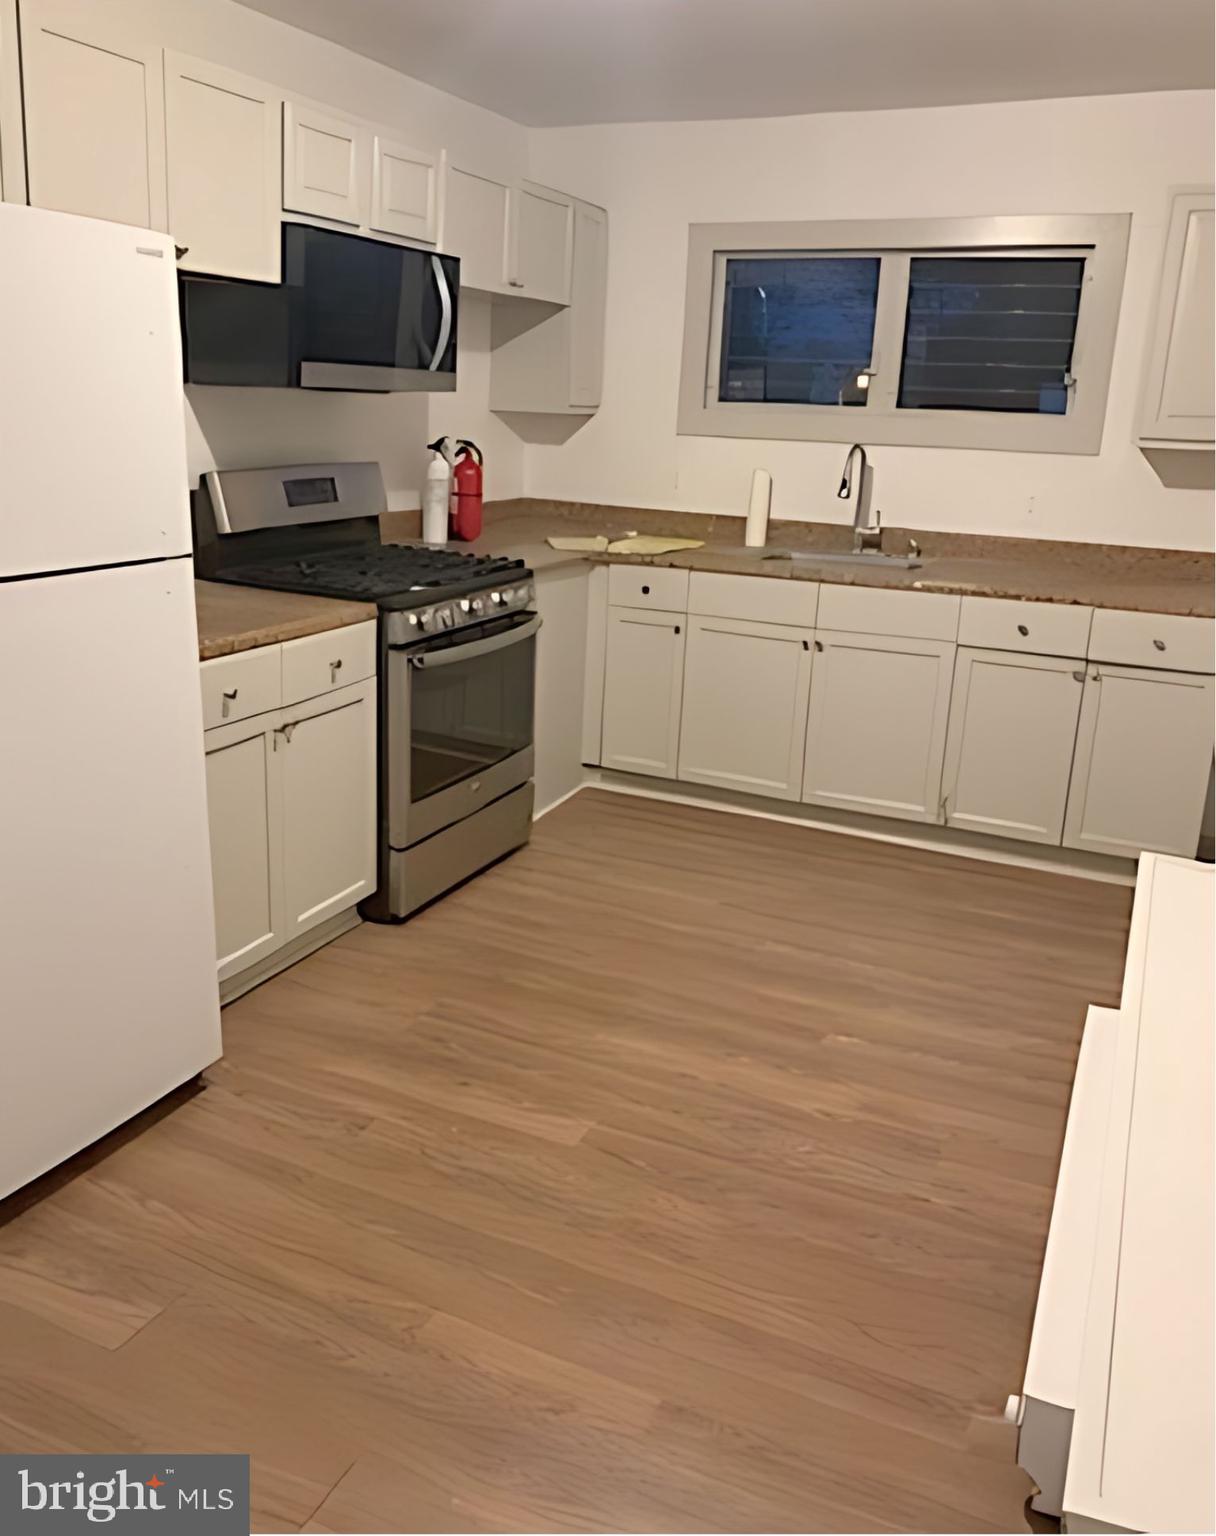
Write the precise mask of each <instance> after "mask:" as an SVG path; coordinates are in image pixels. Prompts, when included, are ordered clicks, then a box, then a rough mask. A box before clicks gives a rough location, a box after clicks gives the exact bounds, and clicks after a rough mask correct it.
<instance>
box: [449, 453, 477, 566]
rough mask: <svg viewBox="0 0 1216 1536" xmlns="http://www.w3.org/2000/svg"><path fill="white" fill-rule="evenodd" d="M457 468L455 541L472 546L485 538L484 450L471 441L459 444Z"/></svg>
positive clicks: (454, 488)
mask: <svg viewBox="0 0 1216 1536" xmlns="http://www.w3.org/2000/svg"><path fill="white" fill-rule="evenodd" d="M456 452H457V458H456V467H455V468H454V469H453V471H452V537H453V538H454V539H463V540H464V541H465V543H466V544H469V543H472V541H473V540H474V539H476V538H480V536H481V489H482V464H483V463H484V460H483V459H482V456H481V449H480V448H479V447H478V446H477V444H476V443H471V442H469V441H468V439H467V438H461V439H460V441H459V442H458V443H457V444H456Z"/></svg>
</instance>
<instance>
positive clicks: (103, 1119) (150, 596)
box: [0, 559, 220, 1196]
mask: <svg viewBox="0 0 1216 1536" xmlns="http://www.w3.org/2000/svg"><path fill="white" fill-rule="evenodd" d="M192 599H193V577H192V571H191V567H190V562H189V560H184V559H182V560H170V561H158V562H156V563H154V564H149V565H136V566H126V567H123V568H121V569H118V570H107V571H86V572H81V573H78V574H76V575H69V576H54V577H50V578H39V579H36V580H30V581H14V582H9V583H8V584H7V585H6V586H5V587H4V588H3V601H0V656H3V657H4V658H5V668H4V682H3V686H2V687H0V699H2V713H0V739H2V741H3V749H2V750H0V860H2V861H3V869H4V874H3V879H2V880H0V978H3V979H2V981H0V1196H3V1195H4V1194H6V1193H8V1192H10V1191H11V1190H14V1189H16V1188H18V1187H19V1186H21V1185H22V1184H25V1183H27V1182H28V1181H29V1180H30V1179H33V1178H35V1177H36V1176H37V1175H38V1174H40V1173H43V1172H44V1171H45V1170H47V1169H48V1168H51V1167H53V1166H54V1165H55V1164H56V1163H59V1162H61V1161H62V1160H63V1159H64V1158H66V1157H69V1156H71V1154H72V1153H74V1152H76V1151H78V1150H80V1149H81V1148H82V1147H85V1146H87V1145H88V1144H89V1143H90V1142H92V1141H94V1140H96V1139H97V1137H99V1136H102V1135H104V1134H105V1133H106V1132H107V1131H110V1130H112V1129H113V1128H114V1127H115V1126H116V1125H119V1124H120V1123H121V1122H122V1121H124V1120H126V1119H128V1118H129V1117H130V1116H132V1115H134V1114H136V1113H137V1112H138V1111H139V1110H141V1109H143V1108H144V1107H145V1106H146V1105H148V1104H151V1103H152V1102H153V1101H154V1100H156V1099H158V1098H159V1097H160V1096H161V1095H162V1094H165V1093H167V1092H168V1091H169V1090H170V1089H171V1088H174V1087H176V1086H177V1085H178V1084H180V1083H183V1082H185V1081H186V1080H187V1079H188V1078H190V1077H192V1076H193V1075H194V1074H195V1073H196V1072H198V1071H200V1070H201V1069H202V1068H203V1067H205V1066H207V1065H208V1063H209V1062H212V1061H214V1060H215V1059H216V1058H217V1057H218V1056H219V1054H220V1021H219V1003H218V999H217V988H216V973H215V932H214V926H213V924H214V919H213V915H212V906H211V869H210V853H209V847H208V838H207V813H206V789H205V781H204V768H203V740H202V718H201V715H202V712H201V707H200V702H199V681H198V641H197V636H196V633H195V628H194V606H193V600H192Z"/></svg>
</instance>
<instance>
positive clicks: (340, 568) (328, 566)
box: [217, 544, 523, 601]
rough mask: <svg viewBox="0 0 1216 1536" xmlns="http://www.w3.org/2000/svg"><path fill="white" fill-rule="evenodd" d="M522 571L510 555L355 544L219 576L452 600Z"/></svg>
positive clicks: (364, 594)
mask: <svg viewBox="0 0 1216 1536" xmlns="http://www.w3.org/2000/svg"><path fill="white" fill-rule="evenodd" d="M522 569H523V561H522V560H515V559H511V558H510V557H509V556H506V555H474V554H463V553H461V552H459V551H457V550H452V549H435V548H432V547H429V546H426V545H413V544H356V545H354V546H348V547H346V548H343V549H336V550H327V551H322V552H318V553H314V554H310V555H306V556H301V557H299V558H296V559H289V560H281V559H280V560H263V561H258V562H256V563H254V564H249V565H238V566H230V567H228V568H227V569H225V570H224V571H222V572H220V573H217V574H219V576H220V579H221V580H223V581H229V582H235V583H237V584H238V585H242V586H254V587H276V588H280V589H282V590H285V591H290V592H309V593H315V594H316V595H317V596H319V597H350V598H365V599H367V600H369V601H378V600H383V599H388V598H393V599H397V600H400V599H401V598H403V597H405V596H407V595H408V594H409V593H412V592H413V593H419V594H422V595H423V596H424V597H426V598H430V597H438V596H440V595H452V594H455V593H459V592H462V591H469V590H472V589H474V588H476V587H479V586H482V585H484V584H485V583H487V582H492V581H493V580H494V579H495V578H496V577H497V576H500V575H505V574H507V573H508V572H515V571H520V570H522Z"/></svg>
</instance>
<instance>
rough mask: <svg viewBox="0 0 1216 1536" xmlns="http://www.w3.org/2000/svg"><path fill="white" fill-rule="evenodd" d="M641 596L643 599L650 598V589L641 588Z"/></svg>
mask: <svg viewBox="0 0 1216 1536" xmlns="http://www.w3.org/2000/svg"><path fill="white" fill-rule="evenodd" d="M642 596H643V597H649V596H650V588H649V587H643V588H642Z"/></svg>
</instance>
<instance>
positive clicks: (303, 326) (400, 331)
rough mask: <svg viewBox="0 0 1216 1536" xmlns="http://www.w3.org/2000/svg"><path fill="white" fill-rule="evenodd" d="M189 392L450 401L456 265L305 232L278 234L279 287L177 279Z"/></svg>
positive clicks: (353, 238) (292, 229)
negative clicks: (367, 394) (209, 388)
mask: <svg viewBox="0 0 1216 1536" xmlns="http://www.w3.org/2000/svg"><path fill="white" fill-rule="evenodd" d="M180 291H181V319H182V349H183V354H184V363H185V375H186V382H187V383H188V384H237V385H252V386H261V387H263V388H265V387H271V388H273V387H278V388H282V389H340V390H370V391H376V392H385V391H389V390H453V389H455V388H456V315H457V307H458V303H459V293H460V263H459V261H458V260H457V258H456V257H455V256H441V255H438V254H437V253H435V252H432V251H420V250H416V249H414V248H413V247H410V246H403V245H391V244H389V243H388V242H387V241H383V240H371V239H367V238H365V237H364V236H361V235H344V234H338V233H336V232H335V231H333V230H328V229H320V228H318V227H316V226H315V225H311V224H284V225H283V280H282V282H280V283H252V282H241V281H238V280H236V279H232V278H214V277H207V276H202V275H199V276H196V275H193V274H185V273H183V274H182V276H181V279H180Z"/></svg>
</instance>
